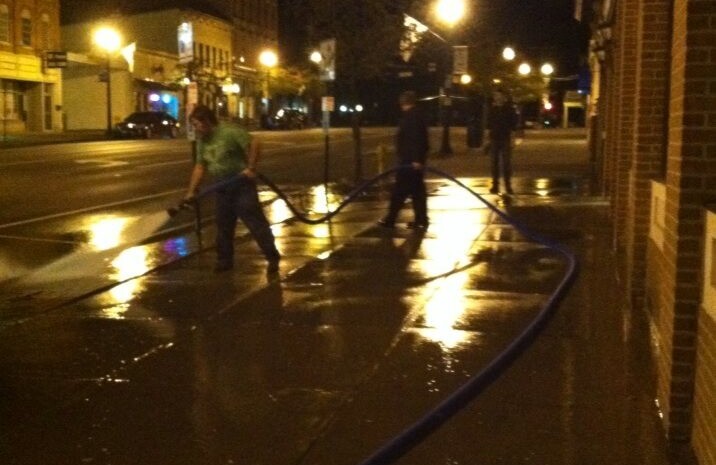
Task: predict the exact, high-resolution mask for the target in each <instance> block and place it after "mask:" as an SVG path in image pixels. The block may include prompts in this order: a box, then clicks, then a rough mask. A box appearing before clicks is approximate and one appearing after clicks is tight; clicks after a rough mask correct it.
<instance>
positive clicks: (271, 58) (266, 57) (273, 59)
mask: <svg viewBox="0 0 716 465" xmlns="http://www.w3.org/2000/svg"><path fill="white" fill-rule="evenodd" d="M259 63H261V66H263V67H264V69H265V70H266V79H265V80H264V83H263V89H262V92H261V94H262V97H263V99H264V100H265V103H264V105H263V108H262V110H263V112H264V117H265V124H266V125H268V119H269V116H270V111H269V110H270V108H269V101H270V96H269V78H270V76H271V68H273V67H274V66H276V65H277V64H278V55H276V52H274V51H273V50H270V49H266V50H263V51H262V52H261V53H260V54H259Z"/></svg>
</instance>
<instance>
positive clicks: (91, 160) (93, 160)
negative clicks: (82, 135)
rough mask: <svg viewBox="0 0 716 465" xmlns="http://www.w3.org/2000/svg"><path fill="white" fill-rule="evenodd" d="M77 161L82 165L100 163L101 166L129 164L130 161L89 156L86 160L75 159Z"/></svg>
mask: <svg viewBox="0 0 716 465" xmlns="http://www.w3.org/2000/svg"><path fill="white" fill-rule="evenodd" d="M75 163H79V164H80V165H87V164H92V165H98V166H99V167H100V168H113V167H115V166H124V165H129V162H128V161H121V160H103V159H100V158H88V159H86V160H75Z"/></svg>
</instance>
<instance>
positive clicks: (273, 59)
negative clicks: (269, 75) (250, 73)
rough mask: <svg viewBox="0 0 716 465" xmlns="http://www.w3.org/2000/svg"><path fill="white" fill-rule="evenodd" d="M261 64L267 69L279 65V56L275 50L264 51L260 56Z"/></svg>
mask: <svg viewBox="0 0 716 465" xmlns="http://www.w3.org/2000/svg"><path fill="white" fill-rule="evenodd" d="M259 63H261V65H262V66H265V67H266V68H273V67H274V66H276V65H277V64H278V55H276V52H274V51H273V50H268V49H267V50H263V51H262V52H261V53H260V54H259Z"/></svg>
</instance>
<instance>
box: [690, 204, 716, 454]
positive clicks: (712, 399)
mask: <svg viewBox="0 0 716 465" xmlns="http://www.w3.org/2000/svg"><path fill="white" fill-rule="evenodd" d="M705 238H706V240H705V244H704V249H705V250H704V252H705V253H704V260H703V270H704V279H703V283H704V293H703V302H702V306H701V313H700V314H699V330H698V345H697V352H696V378H695V382H694V423H693V434H692V444H693V446H694V453H695V455H696V456H697V458H698V461H699V464H700V465H716V212H714V209H713V208H711V211H709V212H707V213H706V234H705Z"/></svg>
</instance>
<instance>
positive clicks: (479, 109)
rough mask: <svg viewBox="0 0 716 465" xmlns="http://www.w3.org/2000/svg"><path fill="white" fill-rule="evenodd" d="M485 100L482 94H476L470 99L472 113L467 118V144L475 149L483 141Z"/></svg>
mask: <svg viewBox="0 0 716 465" xmlns="http://www.w3.org/2000/svg"><path fill="white" fill-rule="evenodd" d="M483 102H484V100H483V99H482V97H481V96H479V95H478V96H474V97H472V98H470V100H469V105H470V106H469V108H470V110H471V111H470V113H469V115H470V116H469V117H468V119H467V131H466V132H467V146H468V147H469V148H472V149H475V148H480V147H481V146H482V142H483V129H482V128H483V124H482V123H483V121H482V118H483V114H484V111H483Z"/></svg>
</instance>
